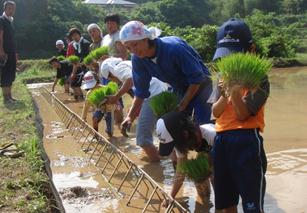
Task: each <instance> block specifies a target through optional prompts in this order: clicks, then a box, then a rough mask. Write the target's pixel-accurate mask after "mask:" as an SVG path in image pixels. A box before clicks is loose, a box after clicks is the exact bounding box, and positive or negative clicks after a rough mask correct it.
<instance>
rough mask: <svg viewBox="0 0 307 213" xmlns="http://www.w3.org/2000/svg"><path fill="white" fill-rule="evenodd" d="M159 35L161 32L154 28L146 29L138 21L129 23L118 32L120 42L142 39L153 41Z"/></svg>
mask: <svg viewBox="0 0 307 213" xmlns="http://www.w3.org/2000/svg"><path fill="white" fill-rule="evenodd" d="M160 35H161V30H160V29H158V28H156V27H150V28H147V27H146V26H145V25H144V24H143V23H142V22H140V21H129V22H128V23H126V24H125V25H124V26H123V27H122V28H121V30H120V33H119V38H120V40H121V41H122V42H126V41H138V40H142V39H144V38H148V39H150V40H153V39H155V38H157V37H159V36H160Z"/></svg>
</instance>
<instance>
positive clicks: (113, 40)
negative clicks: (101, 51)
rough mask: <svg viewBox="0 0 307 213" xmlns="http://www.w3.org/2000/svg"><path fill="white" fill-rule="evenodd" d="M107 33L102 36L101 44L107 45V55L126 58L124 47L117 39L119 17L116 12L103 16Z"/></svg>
mask: <svg viewBox="0 0 307 213" xmlns="http://www.w3.org/2000/svg"><path fill="white" fill-rule="evenodd" d="M104 23H105V25H106V29H107V32H108V34H107V35H105V36H104V37H103V41H102V46H106V47H109V55H110V56H112V57H117V58H121V59H123V60H127V59H128V52H127V49H126V47H125V46H124V45H123V44H122V43H121V41H120V39H119V30H120V29H119V26H120V17H119V15H118V14H108V15H107V16H106V17H105V18H104Z"/></svg>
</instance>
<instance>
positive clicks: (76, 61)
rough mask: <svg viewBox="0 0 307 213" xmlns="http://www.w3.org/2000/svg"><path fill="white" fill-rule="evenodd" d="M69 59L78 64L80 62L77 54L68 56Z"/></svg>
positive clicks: (70, 61)
mask: <svg viewBox="0 0 307 213" xmlns="http://www.w3.org/2000/svg"><path fill="white" fill-rule="evenodd" d="M67 61H69V63H71V64H76V63H79V62H80V58H79V57H78V56H76V55H71V56H69V57H68V58H67Z"/></svg>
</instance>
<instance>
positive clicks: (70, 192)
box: [61, 186, 88, 199]
mask: <svg viewBox="0 0 307 213" xmlns="http://www.w3.org/2000/svg"><path fill="white" fill-rule="evenodd" d="M61 194H62V197H63V199H72V198H80V197H87V196H88V192H87V189H86V188H82V187H81V186H75V187H72V188H69V189H64V190H63V191H62V192H61Z"/></svg>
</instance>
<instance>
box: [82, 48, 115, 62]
mask: <svg viewBox="0 0 307 213" xmlns="http://www.w3.org/2000/svg"><path fill="white" fill-rule="evenodd" d="M108 54H109V48H108V47H100V48H97V49H95V50H93V51H92V52H90V53H89V54H88V55H87V56H86V57H85V58H84V59H83V63H84V64H85V65H90V64H91V63H93V62H95V61H98V60H99V59H101V57H102V56H108Z"/></svg>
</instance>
